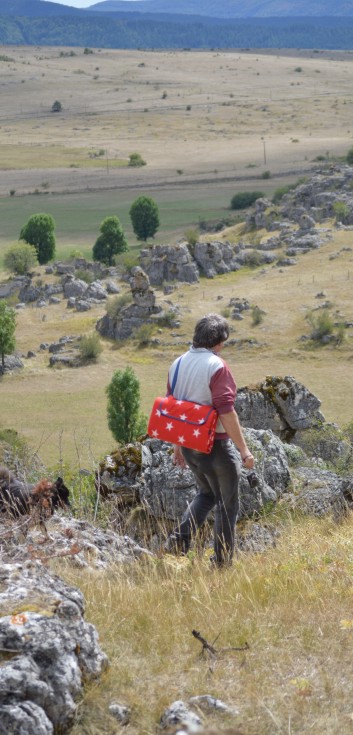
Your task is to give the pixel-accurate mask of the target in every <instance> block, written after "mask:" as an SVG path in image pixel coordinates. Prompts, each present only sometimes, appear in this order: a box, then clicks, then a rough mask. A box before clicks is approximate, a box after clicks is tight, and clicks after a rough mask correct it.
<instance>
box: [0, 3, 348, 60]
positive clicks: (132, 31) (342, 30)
mask: <svg viewBox="0 0 353 735" xmlns="http://www.w3.org/2000/svg"><path fill="white" fill-rule="evenodd" d="M199 2H200V0H180V4H179V5H178V10H179V9H180V8H181V9H182V8H183V7H186V6H187V7H188V8H189V10H191V9H195V10H196V9H197V8H199V9H200V7H201V6H200V5H199ZM116 3H118V5H119V6H123V7H124V9H125V12H123V11H114V12H113V11H112V10H111V7H112V5H114V7H116ZM298 3H299V6H301V7H302V6H303V0H298ZM327 3H328V0H311V3H310V0H309V4H308V7H309V8H313V7H318V6H319V4H320V7H324V8H326V7H327ZM260 5H261V7H262V8H265V7H266V8H267V9H268V8H269V7H273V6H274V5H276V7H277V9H278V10H279V9H281V8H283V0H267V1H266V2H262V3H259V0H248V4H247V6H246V7H247V8H250V7H252V8H259V7H260ZM293 5H294V3H293V0H288V3H287V5H286V7H293ZM102 6H103V7H104V9H103V10H102ZM127 6H133V7H134V8H135V7H136V6H139V7H141V8H144V9H145V8H148V7H149V8H150V7H152V6H153V7H155V8H156V7H159V8H164V12H162V11H161V10H158V11H156V12H148V11H147V10H146V11H145V10H144V12H142V10H140V11H138V12H133V10H130V11H129V10H128V9H127V10H126V8H127ZM231 6H232V7H239V0H220V4H217V5H216V4H215V3H214V0H205V4H204V6H203V10H204V11H206V10H207V8H208V9H209V10H208V11H207V12H211V11H212V9H214V8H217V12H218V14H219V13H220V12H222V9H223V12H225V10H224V9H225V8H226V9H227V8H228V9H229V7H231ZM99 7H100V9H99ZM296 7H297V8H298V5H296ZM335 7H336V9H337V8H343V7H345V8H346V9H347V11H346V12H348V11H351V15H348V16H346V17H341V16H338V15H326V16H315V15H307V16H280V15H277V16H271V17H267V16H261V17H260V16H259V17H255V16H254V17H239V18H235V17H232V18H228V17H219V15H217V16H211V15H190V14H185V15H182V14H178V13H175V8H173V7H172V4H171V0H144V1H143V2H141V0H134V1H132V0H131V1H130V2H122V0H104V2H102V3H98V4H96V5H93V6H91V7H90V8H88V9H82V8H72V7H68V6H65V5H60V4H59V3H52V2H44V0H0V43H1V44H3V45H5V44H7V45H21V44H22V45H40V46H46V45H47V46H60V45H64V46H93V47H96V48H97V47H98V48H100V47H101V48H122V49H124V48H174V49H183V48H194V49H207V48H264V49H265V48H299V49H301V48H302V49H315V48H316V49H328V50H331V49H332V50H333V49H338V50H351V49H352V45H353V44H352V38H353V0H338V5H337V6H335ZM167 8H169V10H170V11H171V10H172V9H173V10H174V12H173V13H172V12H168V11H167V10H166V9H167Z"/></svg>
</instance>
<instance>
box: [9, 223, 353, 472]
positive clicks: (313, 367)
mask: <svg viewBox="0 0 353 735" xmlns="http://www.w3.org/2000/svg"><path fill="white" fill-rule="evenodd" d="M350 243H351V233H350V232H339V233H335V236H334V240H333V241H332V242H331V243H328V244H327V245H325V246H323V247H322V248H321V249H320V250H319V251H316V252H313V253H308V254H307V255H305V256H302V257H301V258H299V259H298V264H297V265H296V266H293V267H291V268H287V269H282V270H280V269H278V268H272V267H269V268H266V269H265V272H263V271H262V269H257V270H254V271H249V270H245V269H243V270H242V271H239V272H238V273H231V274H227V275H224V276H220V277H218V278H215V279H213V280H206V279H202V280H201V281H200V283H199V284H198V285H195V286H185V285H180V287H179V288H178V289H177V291H175V293H174V294H173V295H172V296H171V297H170V298H171V300H172V301H173V302H174V303H176V304H178V305H179V307H180V313H181V327H180V329H179V330H174V331H173V330H172V334H171V330H169V329H163V331H162V333H161V334H159V335H158V336H159V337H160V339H161V340H162V343H168V344H170V346H164V345H163V344H162V345H161V347H160V348H145V349H143V350H141V349H140V348H139V347H138V345H137V343H136V342H134V341H132V342H130V343H128V344H127V345H125V346H122V347H121V348H120V349H116V345H115V344H114V343H111V342H110V341H107V340H104V341H103V345H104V350H103V353H102V355H101V356H100V359H99V362H98V363H97V364H95V365H90V366H85V367H81V368H76V369H62V370H60V369H50V368H49V367H48V364H49V357H48V353H47V352H40V351H39V345H40V344H41V343H42V342H51V341H54V340H57V339H58V337H60V336H63V335H64V334H76V335H79V334H86V333H89V332H91V331H92V329H93V328H94V325H95V323H96V320H97V319H98V318H99V317H100V316H101V315H102V314H103V313H104V308H105V307H104V306H102V307H99V306H97V307H95V308H94V310H93V311H91V312H89V313H88V314H84V315H82V314H78V313H73V312H71V311H70V310H67V309H66V305H65V302H63V303H62V304H60V305H57V306H49V307H47V308H45V309H37V308H35V307H34V308H32V307H28V308H27V309H26V310H24V311H21V312H19V313H18V318H17V320H18V321H17V324H18V325H17V330H16V336H17V347H18V350H19V351H20V352H22V353H24V354H26V353H27V351H28V350H29V349H31V350H35V351H37V356H36V357H35V358H31V359H29V360H25V361H24V364H25V367H24V370H23V371H21V372H18V373H13V374H12V375H7V376H6V377H4V378H3V379H2V381H1V384H0V393H1V423H2V426H3V427H4V428H16V429H17V430H18V431H19V432H21V433H22V434H23V435H24V437H25V438H26V440H27V441H28V442H29V444H30V446H31V447H33V448H34V449H37V450H39V453H40V456H41V457H42V458H43V461H44V462H45V463H47V464H50V465H53V464H56V463H57V462H58V461H59V459H60V454H62V455H63V458H64V460H65V462H67V463H68V464H70V463H80V464H81V465H82V464H83V465H84V466H90V465H91V463H92V461H93V462H97V461H98V460H99V458H100V457H101V455H102V454H104V453H107V452H109V451H111V449H112V445H113V439H112V437H111V435H110V432H109V429H108V426H107V420H106V396H105V387H106V386H107V385H108V383H109V382H110V380H111V377H112V374H113V371H114V370H116V369H122V368H123V369H124V368H125V367H126V365H128V364H129V365H131V366H132V367H133V369H134V371H135V373H136V375H137V377H138V378H139V380H140V386H141V402H142V410H143V411H144V412H145V413H148V411H149V410H150V407H151V405H152V402H153V398H154V397H155V396H156V395H158V394H159V393H160V392H161V391H163V390H164V386H165V383H166V374H167V370H168V366H169V363H170V362H171V360H172V359H173V358H174V357H175V356H176V355H177V354H178V353H179V352H180V351H182V350H183V349H184V347H183V346H182V345H181V346H180V345H179V344H178V342H179V341H184V343H185V348H186V344H187V342H188V341H189V340H190V337H191V335H192V329H193V325H194V323H195V321H196V320H197V318H198V317H199V316H200V314H203V313H207V312H209V311H221V310H222V309H224V308H225V307H226V306H227V304H228V303H229V300H230V299H231V298H232V297H235V296H238V297H241V298H242V297H245V298H247V299H248V300H249V302H250V303H251V304H254V305H255V304H256V305H257V306H259V307H260V308H261V309H263V310H264V311H265V316H264V319H263V322H262V323H261V324H260V325H258V326H257V327H253V326H252V325H251V323H252V320H251V315H250V312H246V313H245V318H244V320H243V321H242V322H233V321H231V326H232V334H231V337H232V338H236V339H239V340H246V339H248V338H253V339H255V340H257V343H258V344H257V345H253V346H251V345H247V344H246V343H240V344H239V345H238V346H237V345H235V346H233V347H228V348H226V349H225V351H224V356H225V359H226V360H227V362H229V364H230V366H231V368H232V370H233V372H234V374H235V376H236V380H237V383H238V385H239V386H242V385H247V384H249V383H254V382H258V381H260V380H263V379H264V377H265V376H266V375H268V374H272V375H293V376H294V377H295V378H296V379H297V380H299V381H301V382H302V383H304V385H306V386H307V387H308V388H309V389H310V390H312V391H313V392H314V393H315V394H316V395H317V396H318V397H319V398H320V399H321V401H322V411H323V413H324V415H325V417H326V419H327V420H330V421H335V422H337V423H338V424H339V425H341V426H343V425H344V424H346V423H348V422H349V421H350V420H351V417H352V404H351V400H350V396H351V384H352V357H353V350H352V336H351V335H352V332H351V330H347V339H346V341H345V342H344V343H343V344H342V345H341V346H339V347H332V346H330V347H320V348H316V349H315V348H311V349H308V347H307V346H306V345H305V343H302V342H300V341H298V340H299V338H300V336H301V335H302V334H308V333H309V326H308V324H307V321H306V318H305V317H306V314H307V313H308V311H310V310H312V309H314V308H316V307H317V306H318V305H319V303H320V300H318V299H316V295H317V293H319V292H321V291H324V292H325V294H326V298H327V299H328V300H329V301H330V302H331V303H332V304H333V309H332V313H333V315H334V316H335V313H336V312H338V313H339V314H341V318H342V317H344V318H345V319H347V320H348V321H353V314H352V301H351V290H352V286H351V284H352V278H353V272H352V263H353V255H352V253H351V252H350V251H349V250H348V251H342V248H343V247H345V246H349V245H350ZM339 251H341V252H340V255H339V257H337V258H335V259H333V260H331V259H330V256H332V255H334V254H337V253H338V252H339ZM219 297H221V298H219ZM168 298H169V297H168ZM158 299H159V300H160V301H163V299H164V297H163V296H161V294H160V293H159V295H158ZM43 316H45V320H44V321H43ZM173 334H175V337H173ZM59 440H60V441H59ZM59 446H60V449H59Z"/></svg>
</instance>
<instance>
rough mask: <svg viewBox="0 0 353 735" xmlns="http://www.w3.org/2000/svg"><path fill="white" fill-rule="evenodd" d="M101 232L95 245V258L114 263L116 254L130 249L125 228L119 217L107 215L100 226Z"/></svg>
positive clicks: (106, 262) (109, 263)
mask: <svg viewBox="0 0 353 735" xmlns="http://www.w3.org/2000/svg"><path fill="white" fill-rule="evenodd" d="M99 230H100V232H101V234H100V235H99V237H98V238H97V240H96V242H95V243H94V246H93V260H99V261H100V262H101V263H105V264H106V265H113V263H114V257H115V255H118V254H119V253H124V252H125V251H126V250H127V249H128V244H127V242H126V239H125V235H124V231H123V228H122V226H121V224H120V220H119V218H118V217H106V218H105V219H104V220H103V222H102V223H101V226H100V228H99Z"/></svg>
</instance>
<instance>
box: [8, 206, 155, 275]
mask: <svg viewBox="0 0 353 735" xmlns="http://www.w3.org/2000/svg"><path fill="white" fill-rule="evenodd" d="M129 214H130V219H131V224H132V227H133V231H134V233H135V235H136V237H137V239H138V240H141V241H142V242H146V240H148V238H150V237H154V235H155V234H156V232H157V230H158V228H159V225H160V218H159V209H158V206H157V204H156V202H155V201H154V199H152V198H151V197H148V196H145V195H142V196H139V197H138V198H137V199H135V201H134V202H133V203H132V205H131V207H130V211H129ZM99 231H100V235H99V236H98V237H97V239H96V242H95V243H94V245H93V249H92V256H93V260H96V261H100V262H101V263H104V264H105V265H108V266H110V265H113V264H114V262H115V256H116V255H119V254H120V253H124V252H126V250H128V243H127V240H126V237H125V233H124V231H123V228H122V226H121V223H120V220H119V218H118V217H116V216H115V215H112V216H109V217H105V219H104V220H103V221H102V222H101V225H100V228H99ZM55 248H56V238H55V221H54V218H53V217H52V216H51V214H46V213H38V214H32V215H31V216H30V218H29V220H28V222H26V224H25V225H23V227H22V228H21V231H20V236H19V242H18V243H16V244H15V245H12V246H11V247H10V248H9V249H8V250H7V251H6V253H5V255H4V265H5V268H6V269H7V270H9V271H11V272H12V273H16V274H17V275H25V274H26V273H28V272H29V271H30V270H31V269H32V268H33V267H35V266H36V265H37V264H38V263H39V265H45V264H46V263H49V261H50V260H53V258H54V257H55Z"/></svg>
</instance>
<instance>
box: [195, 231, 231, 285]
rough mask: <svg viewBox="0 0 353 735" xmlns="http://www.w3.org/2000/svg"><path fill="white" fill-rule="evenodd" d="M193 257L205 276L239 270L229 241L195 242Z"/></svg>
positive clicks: (209, 276)
mask: <svg viewBox="0 0 353 735" xmlns="http://www.w3.org/2000/svg"><path fill="white" fill-rule="evenodd" d="M194 258H195V261H196V263H197V265H198V267H199V270H200V272H201V273H202V274H203V275H205V276H207V278H214V276H217V275H220V274H221V273H229V272H230V271H237V270H239V268H240V266H239V263H238V261H237V259H236V257H235V253H234V250H233V248H232V246H231V245H230V243H229V242H217V241H214V240H213V241H212V242H197V243H196V244H195V247H194Z"/></svg>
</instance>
